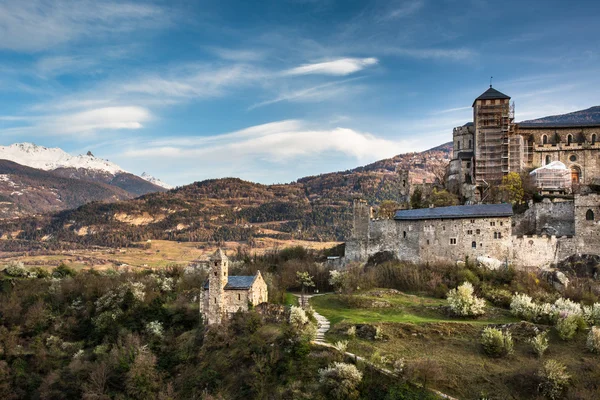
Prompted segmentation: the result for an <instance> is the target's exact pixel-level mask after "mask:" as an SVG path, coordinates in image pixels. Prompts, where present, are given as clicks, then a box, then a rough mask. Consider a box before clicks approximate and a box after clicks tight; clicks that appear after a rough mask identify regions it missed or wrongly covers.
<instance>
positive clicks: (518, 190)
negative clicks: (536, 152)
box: [500, 172, 525, 204]
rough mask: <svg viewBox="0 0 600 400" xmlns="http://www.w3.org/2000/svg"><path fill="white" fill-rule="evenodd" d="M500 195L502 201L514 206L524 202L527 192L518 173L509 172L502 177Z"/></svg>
mask: <svg viewBox="0 0 600 400" xmlns="http://www.w3.org/2000/svg"><path fill="white" fill-rule="evenodd" d="M500 193H501V195H502V200H504V201H508V202H509V203H512V204H520V203H522V202H523V197H524V196H525V190H524V189H523V180H522V179H521V175H519V174H518V173H516V172H509V173H508V174H507V175H504V176H503V177H502V184H501V185H500Z"/></svg>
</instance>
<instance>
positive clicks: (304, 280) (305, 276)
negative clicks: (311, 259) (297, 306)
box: [296, 271, 315, 307]
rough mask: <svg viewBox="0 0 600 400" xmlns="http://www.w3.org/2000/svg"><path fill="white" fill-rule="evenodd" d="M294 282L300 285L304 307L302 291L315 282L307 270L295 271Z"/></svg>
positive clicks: (302, 300) (312, 285)
mask: <svg viewBox="0 0 600 400" xmlns="http://www.w3.org/2000/svg"><path fill="white" fill-rule="evenodd" d="M296 283H298V284H299V285H300V286H301V287H302V298H301V302H302V304H301V305H302V307H304V305H305V303H304V292H305V290H306V288H308V287H314V286H315V282H314V281H313V277H312V276H311V275H310V274H309V273H308V272H302V271H296Z"/></svg>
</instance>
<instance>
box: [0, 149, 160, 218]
mask: <svg viewBox="0 0 600 400" xmlns="http://www.w3.org/2000/svg"><path fill="white" fill-rule="evenodd" d="M0 177H2V179H3V180H1V181H0V197H2V198H4V199H7V200H10V201H5V202H4V203H2V204H3V205H4V206H3V207H0V218H13V217H20V216H25V215H32V214H39V213H44V212H49V211H58V210H62V209H67V208H73V207H78V206H80V205H82V204H85V203H87V202H90V201H109V202H112V201H118V200H124V199H130V198H134V197H138V196H142V195H144V194H147V193H152V192H164V191H166V190H167V188H169V185H167V184H165V183H164V182H161V181H160V180H158V179H156V178H153V177H148V176H145V177H144V178H142V177H139V176H137V175H134V174H131V173H129V172H127V171H125V170H124V169H123V168H121V167H119V166H118V165H117V164H115V163H112V162H110V161H108V160H104V159H102V158H98V157H95V156H94V155H93V154H92V153H91V152H88V153H87V154H85V155H78V156H72V155H70V154H69V153H67V152H65V151H63V150H62V149H59V148H48V147H44V146H37V145H35V144H32V143H16V144H12V145H10V146H0Z"/></svg>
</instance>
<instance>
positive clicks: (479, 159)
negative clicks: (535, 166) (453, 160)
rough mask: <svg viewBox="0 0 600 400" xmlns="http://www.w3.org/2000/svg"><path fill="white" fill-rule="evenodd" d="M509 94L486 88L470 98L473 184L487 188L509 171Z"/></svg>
mask: <svg viewBox="0 0 600 400" xmlns="http://www.w3.org/2000/svg"><path fill="white" fill-rule="evenodd" d="M513 117H514V116H513V113H512V111H511V107H510V96H507V95H505V94H504V93H501V92H499V91H497V90H496V89H494V88H492V85H490V88H489V89H488V90H486V91H485V92H484V93H483V94H482V95H481V96H479V97H478V98H476V99H475V101H474V102H473V122H474V125H475V149H474V150H475V184H476V185H477V186H478V187H480V188H487V187H489V186H490V185H492V184H497V183H498V182H500V181H501V180H502V177H503V176H504V175H506V174H507V173H508V172H509V158H508V156H509V148H508V146H509V130H510V129H511V126H512V123H513ZM482 200H483V199H482Z"/></svg>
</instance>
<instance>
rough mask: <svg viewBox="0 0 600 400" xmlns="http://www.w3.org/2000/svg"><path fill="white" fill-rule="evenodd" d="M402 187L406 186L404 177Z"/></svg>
mask: <svg viewBox="0 0 600 400" xmlns="http://www.w3.org/2000/svg"><path fill="white" fill-rule="evenodd" d="M402 187H406V179H405V180H403V181H402Z"/></svg>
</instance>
